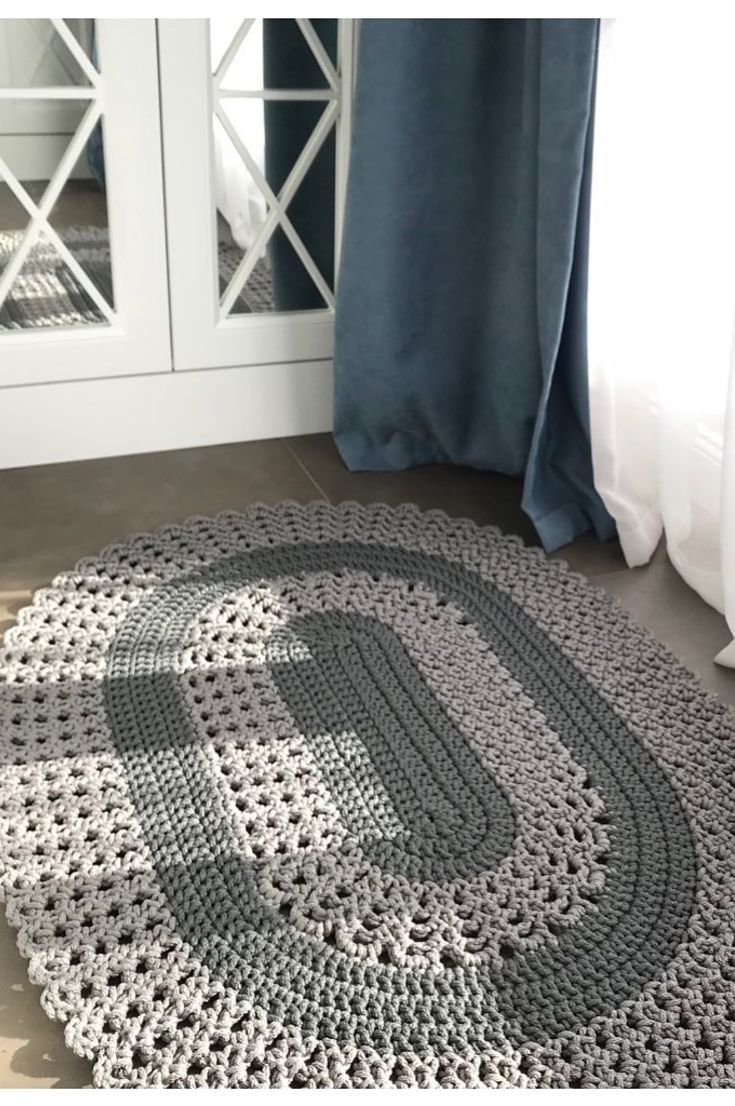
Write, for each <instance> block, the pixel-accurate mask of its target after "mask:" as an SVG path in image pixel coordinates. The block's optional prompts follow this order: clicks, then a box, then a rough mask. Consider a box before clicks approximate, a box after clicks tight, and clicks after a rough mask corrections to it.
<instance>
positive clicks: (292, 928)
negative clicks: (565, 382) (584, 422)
mask: <svg viewBox="0 0 735 1106" xmlns="http://www.w3.org/2000/svg"><path fill="white" fill-rule="evenodd" d="M0 752H1V753H2V761H3V764H2V773H1V775H0V887H1V888H2V893H3V896H4V898H5V901H6V906H7V912H8V918H9V920H10V923H11V924H12V925H13V926H14V927H15V928H16V929H17V939H18V944H19V948H20V950H21V952H22V954H23V955H24V956H25V957H26V958H27V959H28V961H29V974H30V978H31V979H32V980H33V982H35V983H38V984H40V985H41V986H42V987H43V996H42V1001H43V1005H44V1008H45V1009H46V1011H47V1012H48V1013H49V1014H50V1015H51V1017H53V1018H55V1019H58V1020H60V1021H62V1022H64V1023H65V1034H66V1040H67V1042H68V1044H69V1045H70V1047H71V1048H72V1049H74V1050H75V1051H76V1052H77V1053H79V1054H81V1055H83V1056H86V1057H88V1058H89V1059H90V1060H91V1061H92V1062H93V1064H94V1079H95V1083H96V1085H98V1086H104V1087H138V1086H140V1087H142V1086H163V1087H198V1086H212V1087H317V1088H319V1087H323V1088H329V1087H358V1088H359V1087H425V1088H430V1087H482V1086H485V1087H727V1086H732V1085H734V1084H735V940H734V937H735V841H734V840H733V836H734V832H735V771H734V769H735V716H734V715H733V713H732V712H731V711H730V710H729V708H727V707H725V706H724V705H722V704H721V703H720V702H719V701H718V700H717V699H716V698H715V697H714V696H713V695H710V694H709V693H707V692H706V691H705V690H704V689H703V688H702V687H701V686H700V685H699V684H698V682H697V680H696V678H695V677H694V676H693V675H692V674H691V673H689V672H688V671H686V670H685V669H684V668H683V667H682V666H681V665H680V664H679V663H678V662H677V661H676V660H675V659H674V657H673V656H672V655H671V654H670V653H669V652H668V651H667V650H666V649H664V648H663V647H662V646H661V645H659V644H658V643H657V642H656V641H655V640H654V639H653V638H652V637H651V636H650V635H649V634H648V633H646V632H645V631H644V630H642V629H641V628H640V627H638V626H637V625H636V624H635V623H634V622H633V621H632V620H631V619H630V617H629V616H627V615H626V614H625V612H624V611H623V610H622V609H621V608H620V607H619V606H618V605H617V604H615V603H613V602H612V601H611V600H610V599H609V598H608V596H607V595H605V593H603V592H602V591H601V590H600V589H597V588H594V587H592V586H590V584H589V583H588V582H587V581H586V580H585V579H584V578H583V577H581V576H578V575H576V574H574V573H572V572H570V571H569V570H568V569H567V567H566V566H565V565H563V564H562V563H560V562H556V561H549V560H548V559H547V558H546V557H545V556H544V555H543V554H542V553H541V552H540V551H538V550H534V549H528V548H525V547H524V546H523V544H522V542H521V541H520V540H519V539H517V538H512V537H507V536H504V535H502V534H501V533H499V532H498V531H496V530H494V529H490V528H481V527H478V526H476V525H475V524H474V523H472V522H470V521H468V520H465V519H453V518H450V517H448V516H447V515H446V514H444V513H443V512H439V511H428V512H422V511H419V510H418V508H416V507H413V506H405V507H400V508H390V507H386V506H382V505H379V506H372V507H361V506H359V505H357V504H355V503H346V504H342V505H340V506H337V507H333V506H329V505H328V504H325V503H316V504H308V505H305V506H301V505H297V504H293V503H285V504H280V505H278V506H275V507H267V506H260V505H258V506H255V507H252V508H250V509H248V510H246V511H245V512H244V513H234V512H233V513H226V514H223V515H219V516H218V517H217V518H214V519H207V518H194V519H191V520H189V521H188V522H186V523H185V524H183V525H181V526H169V527H165V528H163V529H161V530H159V531H158V532H156V533H155V534H144V535H138V536H135V537H132V538H130V539H129V540H127V541H125V542H123V543H121V544H119V545H114V546H111V547H110V548H108V549H106V550H105V551H104V552H103V553H101V554H100V555H99V556H97V557H94V558H88V559H85V560H84V561H82V562H80V564H79V565H77V567H76V568H75V569H74V570H72V571H70V572H68V573H65V574H62V575H61V576H59V577H57V578H56V579H55V580H54V582H53V584H52V586H51V587H49V588H47V589H44V590H42V591H40V592H38V593H37V594H36V596H35V597H34V600H33V603H32V605H31V606H29V607H27V608H26V609H25V610H24V611H22V612H21V613H20V615H19V618H18V622H17V625H16V626H15V627H14V628H13V629H11V630H10V631H9V633H8V634H7V635H6V640H5V646H4V654H3V660H2V665H1V666H0Z"/></svg>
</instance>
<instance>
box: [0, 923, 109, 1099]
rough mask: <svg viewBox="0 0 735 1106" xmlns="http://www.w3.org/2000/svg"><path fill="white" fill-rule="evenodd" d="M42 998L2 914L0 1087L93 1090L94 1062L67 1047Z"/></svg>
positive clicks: (0, 938) (0, 927) (61, 1032)
mask: <svg viewBox="0 0 735 1106" xmlns="http://www.w3.org/2000/svg"><path fill="white" fill-rule="evenodd" d="M40 995H41V988H40V987H36V986H34V985H33V984H32V983H29V981H28V975H27V964H26V961H25V960H24V959H23V957H22V956H21V955H20V953H19V952H18V949H17V947H16V944H15V930H13V929H12V928H11V927H10V926H9V925H8V923H7V922H6V920H5V912H4V911H0V1087H3V1088H6V1089H7V1088H20V1087H24V1086H38V1085H39V1083H40V1084H42V1085H45V1086H47V1087H69V1088H77V1087H90V1086H91V1085H92V1068H91V1066H90V1064H89V1063H88V1062H87V1061H86V1060H83V1059H82V1058H81V1057H79V1056H76V1055H75V1054H74V1053H73V1052H72V1051H71V1050H70V1049H69V1048H67V1046H66V1043H65V1042H64V1029H63V1026H62V1025H61V1024H60V1023H59V1022H53V1021H51V1019H50V1018H48V1017H47V1016H46V1014H45V1013H44V1011H43V1008H42V1007H41V1001H40Z"/></svg>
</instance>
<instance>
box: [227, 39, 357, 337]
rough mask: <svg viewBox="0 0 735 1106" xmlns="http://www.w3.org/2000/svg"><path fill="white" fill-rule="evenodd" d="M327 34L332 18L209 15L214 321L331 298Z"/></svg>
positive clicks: (333, 109) (332, 46)
mask: <svg viewBox="0 0 735 1106" xmlns="http://www.w3.org/2000/svg"><path fill="white" fill-rule="evenodd" d="M336 41H337V40H336V21H335V20H313V21H312V20H307V19H299V20H269V19H266V20H256V19H245V20H242V21H241V22H239V23H235V22H233V21H232V20H222V21H220V20H217V19H213V20H212V21H211V48H212V74H213V75H212V94H213V103H214V118H213V139H214V156H215V179H216V181H217V197H216V203H217V207H218V213H217V214H218V240H219V241H218V262H219V284H220V287H219V292H220V305H221V313H222V316H223V317H226V316H227V315H230V314H243V313H247V312H250V311H256V312H262V311H272V310H280V311H303V310H310V309H318V310H324V309H327V308H332V307H333V306H334V177H335V152H334V132H335V124H336V120H337V114H338V98H339V80H338V75H337V59H336ZM237 251H239V254H240V256H239V258H238V260H237V263H236V264H235V265H234V266H233V258H234V257H235V256H236V254H237ZM268 277H270V280H271V290H270V292H268V289H267V288H266V287H264V284H265V282H266V281H267V279H268Z"/></svg>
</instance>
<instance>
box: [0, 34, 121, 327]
mask: <svg viewBox="0 0 735 1106" xmlns="http://www.w3.org/2000/svg"><path fill="white" fill-rule="evenodd" d="M98 79H99V70H98V68H97V62H96V57H95V49H94V21H93V20H90V19H73V20H72V19H70V20H62V19H49V20H0V266H1V269H0V326H8V325H12V326H13V327H20V328H27V329H36V328H38V327H43V326H48V327H57V326H78V325H89V324H95V325H100V324H106V323H108V322H109V321H110V320H111V319H112V318H113V315H114V296H113V287H112V266H111V261H110V247H109V234H108V229H107V228H108V219H107V204H106V192H105V183H106V182H105V178H104V142H103V133H102V126H103V122H102V115H101V103H100V100H99V94H98V84H97V82H98ZM54 296H56V299H54V298H53V297H54ZM42 306H43V308H44V310H42V309H41V308H42ZM6 309H7V310H6ZM44 312H45V313H44ZM9 318H10V319H12V323H9V322H8V319H9Z"/></svg>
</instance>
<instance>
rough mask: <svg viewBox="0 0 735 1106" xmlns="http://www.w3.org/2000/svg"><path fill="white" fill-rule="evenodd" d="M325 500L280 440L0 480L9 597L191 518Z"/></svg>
mask: <svg viewBox="0 0 735 1106" xmlns="http://www.w3.org/2000/svg"><path fill="white" fill-rule="evenodd" d="M317 498H319V492H318V490H317V489H316V487H315V486H314V484H313V482H312V481H311V480H310V478H309V477H308V476H307V474H306V473H305V472H304V470H303V468H302V467H301V466H300V465H299V464H298V463H297V462H296V461H295V459H294V457H293V454H292V453H291V452H290V450H288V449H287V448H286V446H285V445H284V444H283V443H282V442H280V441H278V440H272V441H265V442H247V443H244V444H239V445H225V446H212V447H210V448H207V449H187V450H177V451H176V452H170V453H151V454H139V455H138V456H135V457H108V458H105V459H104V460H98V461H76V462H73V463H70V464H61V465H44V466H39V467H35V468H25V469H11V470H7V471H5V472H0V593H3V592H4V593H6V594H7V593H15V592H22V591H24V590H27V589H28V588H36V587H39V586H41V585H42V584H44V583H46V582H47V581H48V580H49V579H50V578H51V577H52V576H53V575H54V574H55V573H57V572H60V571H62V570H64V569H67V568H71V567H73V565H74V563H75V561H76V560H77V559H78V558H79V557H82V556H85V555H87V554H91V553H96V552H98V551H99V550H100V549H101V548H102V547H103V546H104V545H106V544H109V543H110V542H113V541H117V540H119V539H121V538H124V537H125V536H126V535H128V534H131V533H135V532H138V531H141V530H150V529H154V528H155V527H157V526H162V525H163V524H165V523H167V522H182V521H183V520H184V519H185V518H188V517H189V516H190V515H196V514H203V515H213V514H216V513H217V512H218V511H223V510H227V509H237V508H239V507H244V506H246V505H247V504H248V503H253V502H257V501H262V502H266V503H273V502H277V501H278V500H279V499H295V500H298V501H300V502H306V501H308V500H311V499H317Z"/></svg>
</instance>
